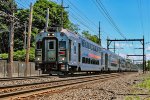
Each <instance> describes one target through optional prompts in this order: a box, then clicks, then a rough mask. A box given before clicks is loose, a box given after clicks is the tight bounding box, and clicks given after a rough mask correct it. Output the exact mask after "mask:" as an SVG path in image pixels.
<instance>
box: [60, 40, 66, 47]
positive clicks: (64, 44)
mask: <svg viewBox="0 0 150 100" xmlns="http://www.w3.org/2000/svg"><path fill="white" fill-rule="evenodd" d="M59 48H63V49H65V48H66V41H59Z"/></svg>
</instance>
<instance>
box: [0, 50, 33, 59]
mask: <svg viewBox="0 0 150 100" xmlns="http://www.w3.org/2000/svg"><path fill="white" fill-rule="evenodd" d="M25 57H26V51H25V50H18V51H16V52H14V60H15V61H25ZM29 57H30V58H29V60H30V61H34V59H35V49H34V48H31V49H30V53H29ZM0 58H2V59H8V54H6V53H4V54H1V55H0Z"/></svg>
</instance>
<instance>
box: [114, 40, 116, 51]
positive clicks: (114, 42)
mask: <svg viewBox="0 0 150 100" xmlns="http://www.w3.org/2000/svg"><path fill="white" fill-rule="evenodd" d="M115 49H116V47H115V41H114V53H115V51H116V50H115Z"/></svg>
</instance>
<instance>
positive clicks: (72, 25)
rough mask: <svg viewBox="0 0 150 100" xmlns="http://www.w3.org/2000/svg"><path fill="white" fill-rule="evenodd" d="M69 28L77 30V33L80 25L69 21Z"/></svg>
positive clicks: (73, 30)
mask: <svg viewBox="0 0 150 100" xmlns="http://www.w3.org/2000/svg"><path fill="white" fill-rule="evenodd" d="M68 29H69V30H70V31H72V32H77V33H78V31H79V30H80V29H79V25H77V24H73V23H69V26H68Z"/></svg>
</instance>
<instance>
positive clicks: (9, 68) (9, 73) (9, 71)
mask: <svg viewBox="0 0 150 100" xmlns="http://www.w3.org/2000/svg"><path fill="white" fill-rule="evenodd" d="M11 10H12V13H11V15H12V17H11V18H10V20H11V24H10V33H9V54H8V66H7V76H8V77H10V78H11V77H12V66H13V51H14V0H12V2H11Z"/></svg>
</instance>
